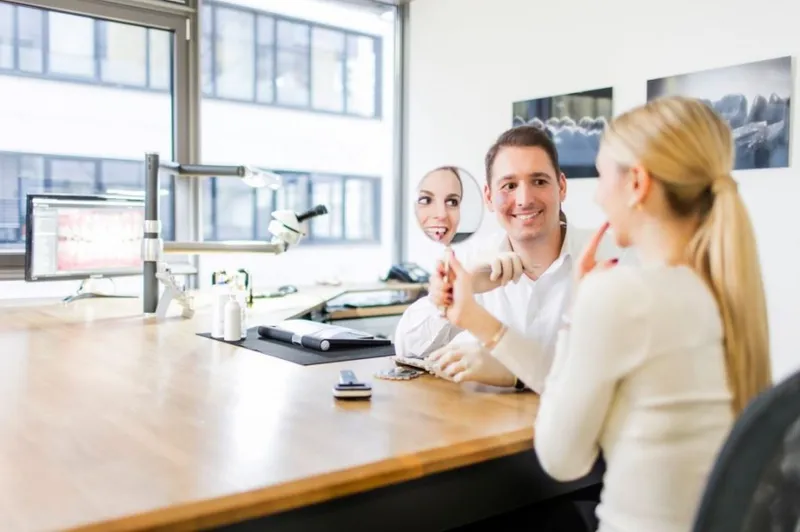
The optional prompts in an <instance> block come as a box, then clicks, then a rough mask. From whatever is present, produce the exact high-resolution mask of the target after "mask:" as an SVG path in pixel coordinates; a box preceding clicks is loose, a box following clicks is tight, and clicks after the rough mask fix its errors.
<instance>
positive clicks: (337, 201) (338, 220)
mask: <svg viewBox="0 0 800 532" xmlns="http://www.w3.org/2000/svg"><path fill="white" fill-rule="evenodd" d="M343 196H344V180H343V179H341V178H330V177H328V178H326V177H324V176H314V181H313V183H312V184H311V197H312V203H313V204H314V205H319V204H322V205H325V206H326V207H327V208H328V216H320V217H318V218H314V219H313V220H312V221H311V234H312V235H313V237H314V238H315V239H318V240H323V239H330V240H342V238H343V237H344V233H343V231H342V208H343V206H344V202H343V201H342V198H343Z"/></svg>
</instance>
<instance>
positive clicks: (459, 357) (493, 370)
mask: <svg viewBox="0 0 800 532" xmlns="http://www.w3.org/2000/svg"><path fill="white" fill-rule="evenodd" d="M427 362H428V363H429V364H430V368H431V371H433V373H434V374H435V375H437V376H439V377H442V378H444V379H447V380H451V381H453V382H467V381H473V382H479V383H482V384H488V385H489V386H503V387H509V388H510V387H511V386H514V382H515V381H516V378H515V377H514V374H513V373H511V372H510V371H509V370H508V368H506V367H505V366H504V365H503V364H501V363H500V361H498V360H497V359H495V358H494V357H493V356H492V355H491V354H489V353H487V352H486V351H485V350H484V349H483V348H482V347H481V346H480V345H478V344H471V343H470V344H460V345H458V344H456V345H453V344H450V345H446V346H444V347H441V348H439V349H437V350H436V351H434V352H433V353H431V355H430V356H429V357H428V360H427Z"/></svg>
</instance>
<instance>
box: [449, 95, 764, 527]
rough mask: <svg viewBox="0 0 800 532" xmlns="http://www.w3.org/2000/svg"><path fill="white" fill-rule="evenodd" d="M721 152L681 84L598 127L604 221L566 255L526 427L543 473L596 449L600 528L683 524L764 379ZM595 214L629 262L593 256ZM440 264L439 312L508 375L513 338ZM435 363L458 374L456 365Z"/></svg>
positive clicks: (518, 346)
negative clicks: (561, 315)
mask: <svg viewBox="0 0 800 532" xmlns="http://www.w3.org/2000/svg"><path fill="white" fill-rule="evenodd" d="M732 164H733V146H732V139H731V131H730V129H729V127H728V126H727V124H726V123H725V122H724V121H723V120H722V119H721V118H720V117H719V116H718V115H717V114H715V113H714V111H713V110H712V109H710V108H709V107H708V106H706V105H705V104H703V103H701V102H700V101H697V100H693V99H687V98H680V97H673V98H665V99H660V100H656V101H652V102H650V103H648V104H647V105H645V106H642V107H639V108H636V109H634V110H631V111H629V112H627V113H625V114H623V115H621V116H619V117H618V118H616V119H615V120H614V121H613V123H612V124H611V125H610V126H609V128H608V130H607V131H606V133H605V134H604V136H603V140H602V143H601V147H600V151H599V154H598V158H597V168H598V171H599V175H600V179H599V182H598V188H597V195H596V201H597V203H598V204H599V205H600V207H601V208H602V210H603V211H604V213H605V215H606V216H607V219H608V222H609V223H608V224H607V225H606V226H604V227H603V228H601V230H600V231H598V234H597V238H596V239H595V241H594V242H593V243H592V244H590V245H589V246H588V247H587V249H586V251H585V253H584V254H583V256H581V257H580V258H579V259H578V261H577V263H576V264H575V269H574V271H575V272H576V273H575V275H576V281H578V282H579V285H578V288H577V292H576V294H575V299H574V303H573V307H572V310H571V313H570V316H569V318H567V319H565V323H564V325H563V328H562V330H561V332H560V338H559V342H558V348H557V352H556V358H555V361H554V364H553V368H552V371H551V373H550V374H549V376H548V378H547V381H546V382H545V388H544V391H543V393H542V396H541V404H540V408H539V413H538V415H537V418H536V423H535V431H534V433H535V442H534V445H535V449H536V453H537V455H538V457H539V460H540V462H541V464H542V467H543V468H544V469H545V470H546V471H547V472H548V473H549V474H550V475H552V476H553V477H555V478H557V479H559V480H569V479H575V478H578V477H581V476H583V475H584V474H586V473H587V472H588V471H589V470H590V468H591V467H592V465H593V464H594V462H595V460H596V459H597V457H598V455H599V453H600V452H601V451H602V453H603V455H604V458H605V461H606V473H605V478H604V482H603V483H604V486H603V493H602V496H601V502H600V504H599V506H598V507H597V512H596V513H597V516H598V518H599V522H600V527H599V530H600V531H602V532H612V531H613V532H643V531H647V532H686V531H687V530H691V527H692V522H693V519H694V513H695V511H696V507H697V505H698V503H699V500H700V497H701V494H702V490H703V489H704V486H705V482H706V478H707V475H708V473H709V471H710V468H711V467H712V464H713V461H714V459H715V457H716V454H717V452H718V450H719V449H720V447H721V445H722V443H723V441H724V439H725V438H726V436H727V434H728V431H729V429H730V427H731V425H732V423H733V421H734V419H735V417H736V416H737V415H738V414H739V413H740V412H741V411H742V409H743V408H744V406H745V405H746V404H747V403H748V402H749V401H750V400H751V399H752V398H753V397H754V396H756V395H757V394H759V393H760V392H761V391H762V390H764V389H765V388H767V387H768V386H770V385H771V375H770V365H769V341H768V339H769V333H768V330H767V315H766V304H765V298H764V290H763V286H762V281H761V272H760V268H759V262H758V256H757V250H756V244H755V240H754V237H753V230H752V227H751V225H750V220H749V218H748V214H747V211H746V210H745V207H744V204H743V203H742V199H741V198H740V197H739V193H738V191H737V187H736V183H735V181H734V180H733V178H732V177H731V175H730V174H731V170H732ZM608 226H610V227H611V229H612V230H613V234H614V237H615V239H616V241H617V244H618V245H620V246H622V247H633V248H634V249H635V250H636V251H637V252H638V255H639V259H640V263H639V264H637V265H636V266H633V265H631V266H622V265H618V266H614V265H613V264H611V263H600V264H597V263H596V261H595V258H594V252H595V246H596V242H598V241H599V237H600V235H602V233H603V231H605V230H606V228H607V227H608ZM452 264H453V265H454V269H455V272H456V275H455V279H454V281H453V285H452V286H451V287H450V288H451V293H452V303H450V306H449V309H448V311H447V315H448V319H450V320H451V321H452V322H453V323H455V324H456V325H457V326H459V327H462V328H464V329H466V330H469V331H470V332H472V334H474V335H475V336H476V337H478V338H479V339H480V340H481V341H482V342H483V343H484V345H485V346H486V348H487V349H489V350H491V353H492V354H493V355H494V356H495V357H496V358H497V359H498V360H500V361H501V362H503V363H504V364H506V365H507V366H508V367H509V369H510V370H511V371H513V372H514V373H515V374H517V375H520V378H522V379H523V380H524V379H525V375H526V374H528V373H529V372H530V370H529V368H526V367H525V366H524V364H523V363H521V360H524V359H522V358H521V357H520V356H518V353H519V352H520V351H525V350H526V340H525V339H524V338H522V337H521V336H520V335H519V334H518V333H517V332H515V331H513V330H509V329H508V328H506V327H505V326H504V325H503V324H502V323H500V322H499V321H498V320H496V319H495V318H494V317H493V316H491V315H489V314H488V313H487V312H486V311H485V310H484V309H482V308H481V307H480V306H478V305H477V304H476V303H475V300H474V299H473V297H472V294H471V293H470V292H469V287H470V283H469V279H468V275H467V274H466V272H465V271H464V270H463V269H462V268H461V265H460V264H459V263H458V262H457V261H455V260H454V261H453V262H452ZM446 295H447V292H446V291H443V293H442V294H440V295H439V296H434V297H440V296H441V297H442V298H444V297H445V296H446ZM514 354H517V356H514ZM440 371H445V372H447V373H449V374H450V375H452V376H453V377H454V378H455V380H458V372H459V368H457V367H450V368H440Z"/></svg>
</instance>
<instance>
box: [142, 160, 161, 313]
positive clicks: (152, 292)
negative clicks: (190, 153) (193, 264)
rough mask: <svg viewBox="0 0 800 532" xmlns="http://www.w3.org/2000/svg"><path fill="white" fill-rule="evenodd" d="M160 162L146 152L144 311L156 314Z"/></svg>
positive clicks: (159, 233) (143, 244)
mask: <svg viewBox="0 0 800 532" xmlns="http://www.w3.org/2000/svg"><path fill="white" fill-rule="evenodd" d="M159 168H160V164H159V157H158V154H157V153H147V154H145V180H144V239H143V241H142V260H143V264H144V267H143V271H142V274H143V277H144V278H143V280H142V283H143V287H142V298H143V300H144V313H145V314H154V313H155V312H156V307H157V306H158V278H157V277H156V273H157V272H158V261H159V258H160V256H161V247H162V242H161V220H160V218H159V213H158V203H159V179H158V172H159Z"/></svg>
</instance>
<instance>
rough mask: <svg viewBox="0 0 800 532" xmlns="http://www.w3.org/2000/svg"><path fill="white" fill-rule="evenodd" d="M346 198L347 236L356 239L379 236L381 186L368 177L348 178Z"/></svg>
mask: <svg viewBox="0 0 800 532" xmlns="http://www.w3.org/2000/svg"><path fill="white" fill-rule="evenodd" d="M344 198H345V206H344V209H343V210H344V212H346V213H347V216H346V218H345V225H344V232H345V238H347V239H348V240H355V241H359V240H364V241H370V240H374V239H377V238H379V235H380V228H379V225H380V217H379V216H378V213H379V208H378V206H379V205H380V201H381V193H380V188H378V187H375V186H374V185H373V184H372V183H370V182H369V181H368V180H366V179H348V180H347V183H346V184H345V196H344ZM376 233H377V234H376Z"/></svg>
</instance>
